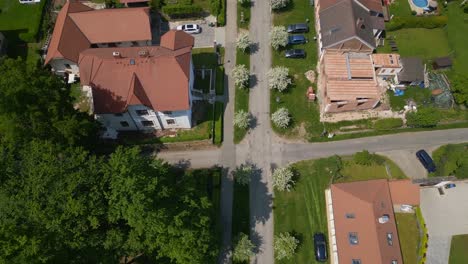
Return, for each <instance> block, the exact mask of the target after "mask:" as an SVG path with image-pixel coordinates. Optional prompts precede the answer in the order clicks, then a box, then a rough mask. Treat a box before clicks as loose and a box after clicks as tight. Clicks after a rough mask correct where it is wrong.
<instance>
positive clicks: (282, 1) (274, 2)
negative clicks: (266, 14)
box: [270, 0, 289, 10]
mask: <svg viewBox="0 0 468 264" xmlns="http://www.w3.org/2000/svg"><path fill="white" fill-rule="evenodd" d="M270 3H271V9H273V10H278V9H281V8H284V7H286V6H287V5H288V4H289V0H270Z"/></svg>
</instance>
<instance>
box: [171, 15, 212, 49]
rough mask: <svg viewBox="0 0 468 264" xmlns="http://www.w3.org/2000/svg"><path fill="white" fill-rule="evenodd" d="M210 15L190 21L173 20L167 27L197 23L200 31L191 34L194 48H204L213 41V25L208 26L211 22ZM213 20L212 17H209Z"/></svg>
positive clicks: (210, 45) (174, 27) (209, 45)
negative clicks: (193, 39)
mask: <svg viewBox="0 0 468 264" xmlns="http://www.w3.org/2000/svg"><path fill="white" fill-rule="evenodd" d="M210 18H211V17H208V18H206V19H201V20H192V21H175V22H172V21H171V22H169V29H176V28H177V26H179V25H182V24H198V25H200V27H201V29H202V31H201V33H200V34H193V35H192V36H193V37H194V38H195V44H194V47H195V48H206V47H213V44H214V41H215V27H210V26H209V23H210V22H213V21H210ZM211 20H213V19H211Z"/></svg>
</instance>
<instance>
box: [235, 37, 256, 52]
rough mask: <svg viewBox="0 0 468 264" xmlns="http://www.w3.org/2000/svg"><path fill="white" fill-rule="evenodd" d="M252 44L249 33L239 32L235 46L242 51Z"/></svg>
mask: <svg viewBox="0 0 468 264" xmlns="http://www.w3.org/2000/svg"><path fill="white" fill-rule="evenodd" d="M250 45H252V41H250V39H249V33H248V32H241V33H240V34H239V35H238V36H237V39H236V47H237V48H238V49H240V50H242V52H246V51H247V49H248V48H249V47H250Z"/></svg>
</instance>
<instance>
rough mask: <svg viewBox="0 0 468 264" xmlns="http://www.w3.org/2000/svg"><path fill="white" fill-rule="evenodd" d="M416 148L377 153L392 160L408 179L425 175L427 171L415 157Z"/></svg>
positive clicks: (424, 176)
mask: <svg viewBox="0 0 468 264" xmlns="http://www.w3.org/2000/svg"><path fill="white" fill-rule="evenodd" d="M418 150H419V149H413V150H392V151H386V152H377V153H378V154H381V155H384V156H387V157H389V158H390V159H391V160H393V161H394V162H395V163H396V164H397V165H398V167H400V168H401V169H402V170H403V172H404V173H405V174H406V176H408V177H409V178H410V179H421V178H426V177H427V171H426V169H425V168H424V166H423V165H422V164H421V162H419V160H418V158H417V157H416V151H418Z"/></svg>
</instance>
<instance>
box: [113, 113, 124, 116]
mask: <svg viewBox="0 0 468 264" xmlns="http://www.w3.org/2000/svg"><path fill="white" fill-rule="evenodd" d="M114 116H123V114H122V113H117V114H114Z"/></svg>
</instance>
